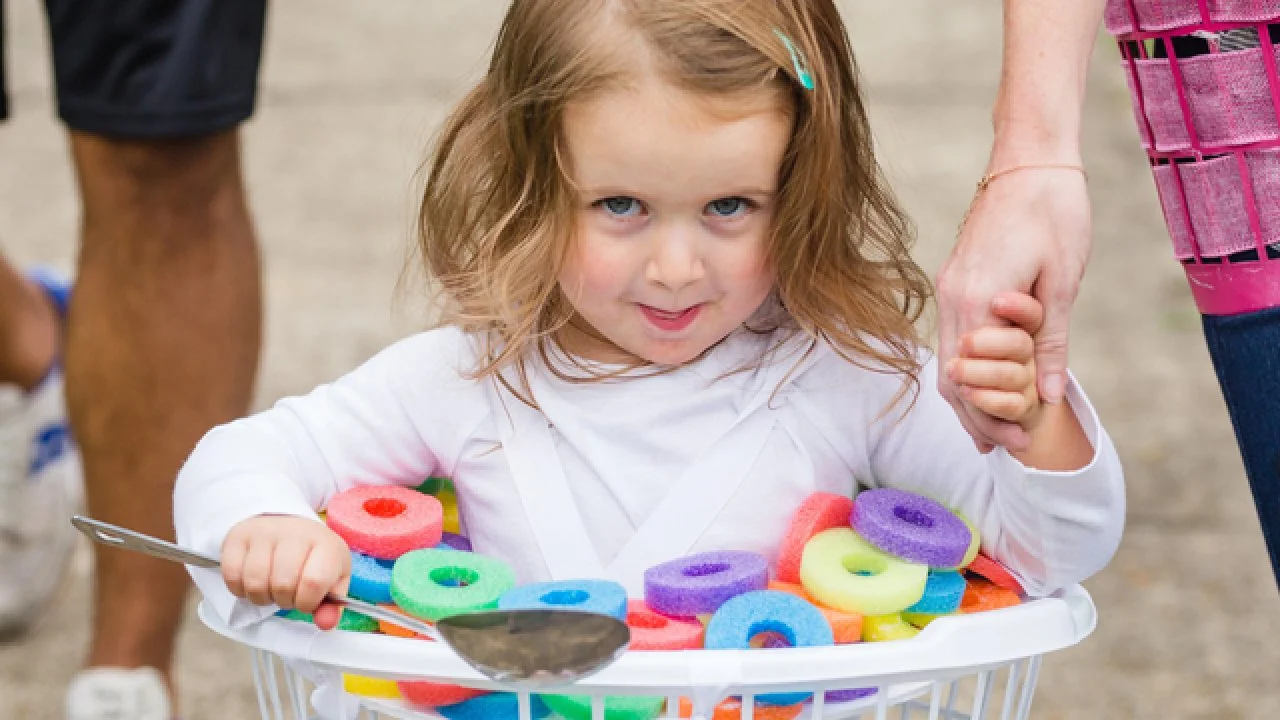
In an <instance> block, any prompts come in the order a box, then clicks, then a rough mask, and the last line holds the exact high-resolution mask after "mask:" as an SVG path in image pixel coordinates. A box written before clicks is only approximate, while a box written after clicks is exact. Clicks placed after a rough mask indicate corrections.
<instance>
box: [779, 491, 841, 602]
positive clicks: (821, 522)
mask: <svg viewBox="0 0 1280 720" xmlns="http://www.w3.org/2000/svg"><path fill="white" fill-rule="evenodd" d="M852 512H853V500H852V499H850V498H847V497H845V496H843V495H836V494H834V493H822V492H820V493H814V494H812V495H810V496H809V497H808V498H806V499H805V501H804V502H803V503H801V504H800V507H799V508H797V509H796V511H795V513H794V514H793V515H792V516H791V526H790V527H788V528H787V534H786V535H785V536H784V537H783V538H782V545H781V546H780V547H779V549H778V579H779V580H781V581H782V582H787V583H799V582H800V560H801V559H802V558H803V557H804V546H805V544H807V543H808V542H809V541H810V540H812V539H813V536H814V535H817V534H818V533H820V532H822V531H823V530H830V529H831V528H834V527H841V526H844V525H848V524H849V515H850V514H851V513H852Z"/></svg>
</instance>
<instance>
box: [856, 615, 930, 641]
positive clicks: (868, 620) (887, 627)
mask: <svg viewBox="0 0 1280 720" xmlns="http://www.w3.org/2000/svg"><path fill="white" fill-rule="evenodd" d="M919 634H920V628H918V627H915V626H913V625H910V624H908V623H907V621H906V620H903V619H902V614H901V613H892V614H889V615H868V616H867V617H864V618H862V640H863V642H885V641H887V640H909V639H911V638H913V637H915V636H916V635H919Z"/></svg>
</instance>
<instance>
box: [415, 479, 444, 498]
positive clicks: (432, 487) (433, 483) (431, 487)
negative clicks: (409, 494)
mask: <svg viewBox="0 0 1280 720" xmlns="http://www.w3.org/2000/svg"><path fill="white" fill-rule="evenodd" d="M445 483H449V480H448V478H438V477H429V478H427V479H426V480H423V481H422V484H421V485H418V486H417V487H415V488H414V490H417V491H418V492H420V493H422V494H423V495H435V494H436V493H438V492H440V488H442V487H444V486H445ZM449 484H450V485H452V483H449Z"/></svg>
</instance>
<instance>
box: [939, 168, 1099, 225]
mask: <svg viewBox="0 0 1280 720" xmlns="http://www.w3.org/2000/svg"><path fill="white" fill-rule="evenodd" d="M1019 170H1075V171H1077V172H1079V173H1080V174H1081V175H1083V176H1084V179H1085V182H1088V181H1089V173H1087V172H1085V170H1084V168H1083V167H1081V166H1080V165H1067V164H1063V163H1046V164H1044V165H1014V166H1012V167H1007V168H1004V169H1003V170H997V171H995V172H990V173H987V174H986V175H983V176H982V177H981V178H980V179H979V180H978V187H977V189H975V190H974V192H973V199H972V200H970V201H969V209H968V210H965V212H964V218H963V219H961V220H960V227H959V228H957V229H956V237H959V236H960V233H962V232H964V226H965V225H967V224H969V215H970V214H972V213H973V207H974V206H975V205H977V204H978V198H980V197H982V192H983V191H984V190H986V189H987V187H988V186H989V185H991V183H992V182H993V181H994V180H996V178H999V177H1003V176H1005V175H1008V174H1009V173H1013V172H1017V171H1019Z"/></svg>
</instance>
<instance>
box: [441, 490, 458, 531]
mask: <svg viewBox="0 0 1280 720" xmlns="http://www.w3.org/2000/svg"><path fill="white" fill-rule="evenodd" d="M436 499H437V500H439V501H440V505H441V507H443V508H444V531H445V532H447V533H453V534H454V535H460V534H461V533H462V530H461V529H460V528H461V527H462V526H461V525H460V524H459V523H458V495H457V493H455V492H454V491H453V489H452V488H443V489H441V490H440V492H438V493H436Z"/></svg>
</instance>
